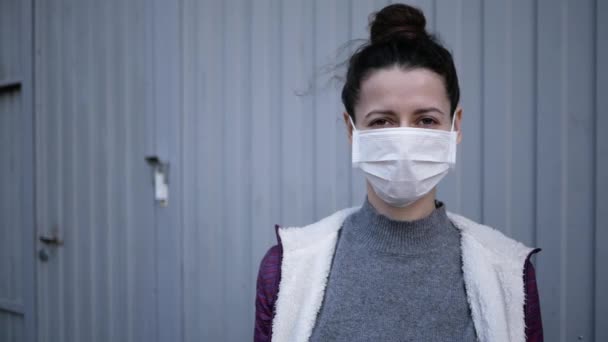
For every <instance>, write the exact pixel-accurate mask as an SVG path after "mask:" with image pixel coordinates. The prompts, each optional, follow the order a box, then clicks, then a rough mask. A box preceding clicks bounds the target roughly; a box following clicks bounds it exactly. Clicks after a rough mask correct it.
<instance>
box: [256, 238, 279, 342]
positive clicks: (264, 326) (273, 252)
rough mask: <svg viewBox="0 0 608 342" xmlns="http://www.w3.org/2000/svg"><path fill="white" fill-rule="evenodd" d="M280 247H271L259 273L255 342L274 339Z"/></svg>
mask: <svg viewBox="0 0 608 342" xmlns="http://www.w3.org/2000/svg"><path fill="white" fill-rule="evenodd" d="M281 256H282V250H281V246H280V245H275V246H273V247H271V248H270V249H269V250H268V252H266V255H264V258H262V261H261V262H260V269H259V271H258V280H257V284H256V298H255V330H254V334H253V340H254V341H255V342H268V341H270V340H271V338H272V319H273V317H274V303H275V301H276V296H277V292H278V286H279V279H280V277H281Z"/></svg>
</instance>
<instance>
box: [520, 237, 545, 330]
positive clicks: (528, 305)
mask: <svg viewBox="0 0 608 342" xmlns="http://www.w3.org/2000/svg"><path fill="white" fill-rule="evenodd" d="M540 251H541V249H540V248H536V249H535V250H533V251H532V252H530V254H529V255H528V257H527V258H526V262H525V264H524V288H525V291H526V301H525V303H524V315H525V324H526V330H525V332H526V341H527V342H542V341H543V322H542V318H541V314H540V301H539V297H538V288H537V287H536V272H535V271H534V266H533V265H532V262H531V261H530V257H531V256H532V254H534V253H537V252H540Z"/></svg>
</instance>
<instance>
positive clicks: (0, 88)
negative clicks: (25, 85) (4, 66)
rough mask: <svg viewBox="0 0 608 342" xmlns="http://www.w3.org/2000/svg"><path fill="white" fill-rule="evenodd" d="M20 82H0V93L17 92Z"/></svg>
mask: <svg viewBox="0 0 608 342" xmlns="http://www.w3.org/2000/svg"><path fill="white" fill-rule="evenodd" d="M20 88H21V80H0V93H5V92H9V91H15V90H19V89H20Z"/></svg>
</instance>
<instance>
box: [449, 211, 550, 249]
mask: <svg viewBox="0 0 608 342" xmlns="http://www.w3.org/2000/svg"><path fill="white" fill-rule="evenodd" d="M448 217H449V218H450V220H451V221H452V223H453V224H454V226H456V227H457V228H458V229H459V230H460V231H461V233H462V236H463V239H464V241H463V244H469V245H470V244H472V243H474V244H476V245H477V246H479V247H482V248H485V249H486V250H488V251H491V252H492V253H495V254H500V255H502V256H506V257H516V258H517V259H518V260H525V259H527V258H528V257H529V256H530V255H531V254H532V253H533V252H537V251H538V250H540V249H538V248H533V247H529V246H527V245H525V244H524V243H522V242H520V241H518V240H516V239H515V238H513V237H510V236H507V235H506V234H505V233H503V232H502V231H500V230H498V229H496V228H494V227H490V226H488V225H484V224H481V223H479V222H476V221H474V220H472V219H470V218H467V217H465V216H462V215H459V214H455V213H452V212H449V213H448Z"/></svg>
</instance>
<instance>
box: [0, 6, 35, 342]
mask: <svg viewBox="0 0 608 342" xmlns="http://www.w3.org/2000/svg"><path fill="white" fill-rule="evenodd" d="M28 13H30V2H29V1H16V0H15V1H0V341H3V342H4V341H6V342H12V341H15V342H21V341H33V331H34V327H35V321H34V319H35V317H34V280H35V273H34V257H33V255H34V248H33V236H34V221H33V205H32V202H33V186H32V185H33V173H32V161H33V145H32V140H33V139H32V137H33V135H32V134H33V127H32V110H31V63H30V62H29V61H30V60H31V59H30V54H31V49H30V42H31V40H30V35H31V31H30V30H29V28H30V25H31V19H30V17H29V16H28Z"/></svg>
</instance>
